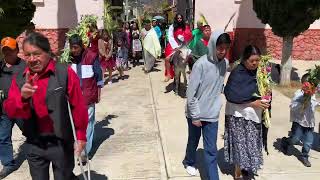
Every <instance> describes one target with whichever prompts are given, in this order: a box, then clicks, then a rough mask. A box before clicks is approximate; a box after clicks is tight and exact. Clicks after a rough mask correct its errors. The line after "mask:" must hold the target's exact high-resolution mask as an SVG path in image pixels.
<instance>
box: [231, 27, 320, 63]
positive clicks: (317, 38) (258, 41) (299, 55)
mask: <svg viewBox="0 0 320 180" xmlns="http://www.w3.org/2000/svg"><path fill="white" fill-rule="evenodd" d="M233 34H234V37H233V39H234V44H233V49H232V54H233V57H234V59H238V58H239V57H240V55H241V53H242V51H243V49H244V47H245V46H246V45H248V44H253V45H256V46H258V47H259V48H260V49H261V50H262V52H263V53H266V52H269V53H270V54H271V55H272V56H273V57H274V58H276V59H281V54H282V53H281V51H282V38H280V37H278V36H276V35H274V34H273V32H272V31H271V29H259V28H236V29H234V32H233ZM319 42H320V29H309V30H307V31H305V32H304V33H302V34H301V35H299V36H297V37H295V38H294V40H293V49H292V58H293V59H295V60H320V43H319Z"/></svg>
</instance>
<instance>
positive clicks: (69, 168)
mask: <svg viewBox="0 0 320 180" xmlns="http://www.w3.org/2000/svg"><path fill="white" fill-rule="evenodd" d="M27 160H28V164H29V168H30V174H31V177H32V180H49V165H50V163H52V169H53V175H54V179H55V180H76V179H77V177H76V176H75V175H74V174H73V168H74V149H73V143H70V144H68V145H63V144H62V143H61V142H57V143H52V142H45V147H42V146H39V145H35V144H30V143H28V144H27Z"/></svg>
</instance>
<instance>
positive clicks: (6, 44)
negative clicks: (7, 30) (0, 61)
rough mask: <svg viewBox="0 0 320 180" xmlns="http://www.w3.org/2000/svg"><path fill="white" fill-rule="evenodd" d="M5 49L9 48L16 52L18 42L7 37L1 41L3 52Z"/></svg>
mask: <svg viewBox="0 0 320 180" xmlns="http://www.w3.org/2000/svg"><path fill="white" fill-rule="evenodd" d="M4 47H8V48H10V49H12V50H15V49H16V48H17V41H16V40H15V39H13V38H11V37H5V38H3V39H2V40H1V50H2V49H3V48H4Z"/></svg>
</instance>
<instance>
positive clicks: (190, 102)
mask: <svg viewBox="0 0 320 180" xmlns="http://www.w3.org/2000/svg"><path fill="white" fill-rule="evenodd" d="M230 44H231V40H230V36H229V35H228V34H227V33H224V32H223V31H215V32H213V33H212V35H211V37H210V40H209V44H208V50H209V53H208V54H207V55H204V56H202V57H201V58H200V59H199V60H198V61H197V62H196V63H195V64H194V66H193V68H192V72H191V75H190V82H189V84H188V89H187V105H186V117H187V120H188V131H189V134H188V144H187V148H186V156H185V158H184V160H183V165H184V166H185V168H186V171H187V172H188V174H190V175H192V176H195V175H196V173H197V170H196V168H195V166H194V165H195V157H196V150H197V147H198V143H199V139H200V136H201V131H202V135H203V145H204V157H205V163H206V168H207V172H208V178H209V180H218V179H219V175H218V167H217V157H216V155H217V145H216V142H217V134H218V119H219V114H220V110H221V107H222V99H221V92H222V90H223V83H224V78H225V74H226V72H227V68H228V66H229V63H228V60H227V59H225V56H226V54H227V51H228V49H229V47H230Z"/></svg>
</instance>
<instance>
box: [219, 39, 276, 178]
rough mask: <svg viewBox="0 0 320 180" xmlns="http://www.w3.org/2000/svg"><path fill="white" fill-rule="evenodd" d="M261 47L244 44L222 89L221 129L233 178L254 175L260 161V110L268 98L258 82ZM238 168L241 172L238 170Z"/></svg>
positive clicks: (261, 159)
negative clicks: (262, 96)
mask: <svg viewBox="0 0 320 180" xmlns="http://www.w3.org/2000/svg"><path fill="white" fill-rule="evenodd" d="M259 61H260V50H259V49H258V48H257V47H255V46H252V45H249V46H247V47H246V48H245V50H244V53H243V56H242V59H241V63H240V64H239V65H238V66H237V67H235V69H234V70H233V71H232V72H231V74H230V76H229V79H228V82H227V84H226V87H225V90H224V93H225V96H226V99H227V103H226V119H225V132H224V155H225V160H226V161H227V162H229V163H230V164H233V165H235V167H236V175H235V178H239V176H241V173H242V176H243V178H244V179H251V178H254V174H256V173H257V170H258V169H260V168H261V165H262V164H263V157H262V147H263V141H262V111H263V110H264V109H266V108H268V107H269V106H270V105H269V102H265V101H261V99H260V98H259V92H258V85H257V77H256V76H257V68H258V65H259ZM240 169H241V173H237V172H239V170H240Z"/></svg>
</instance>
